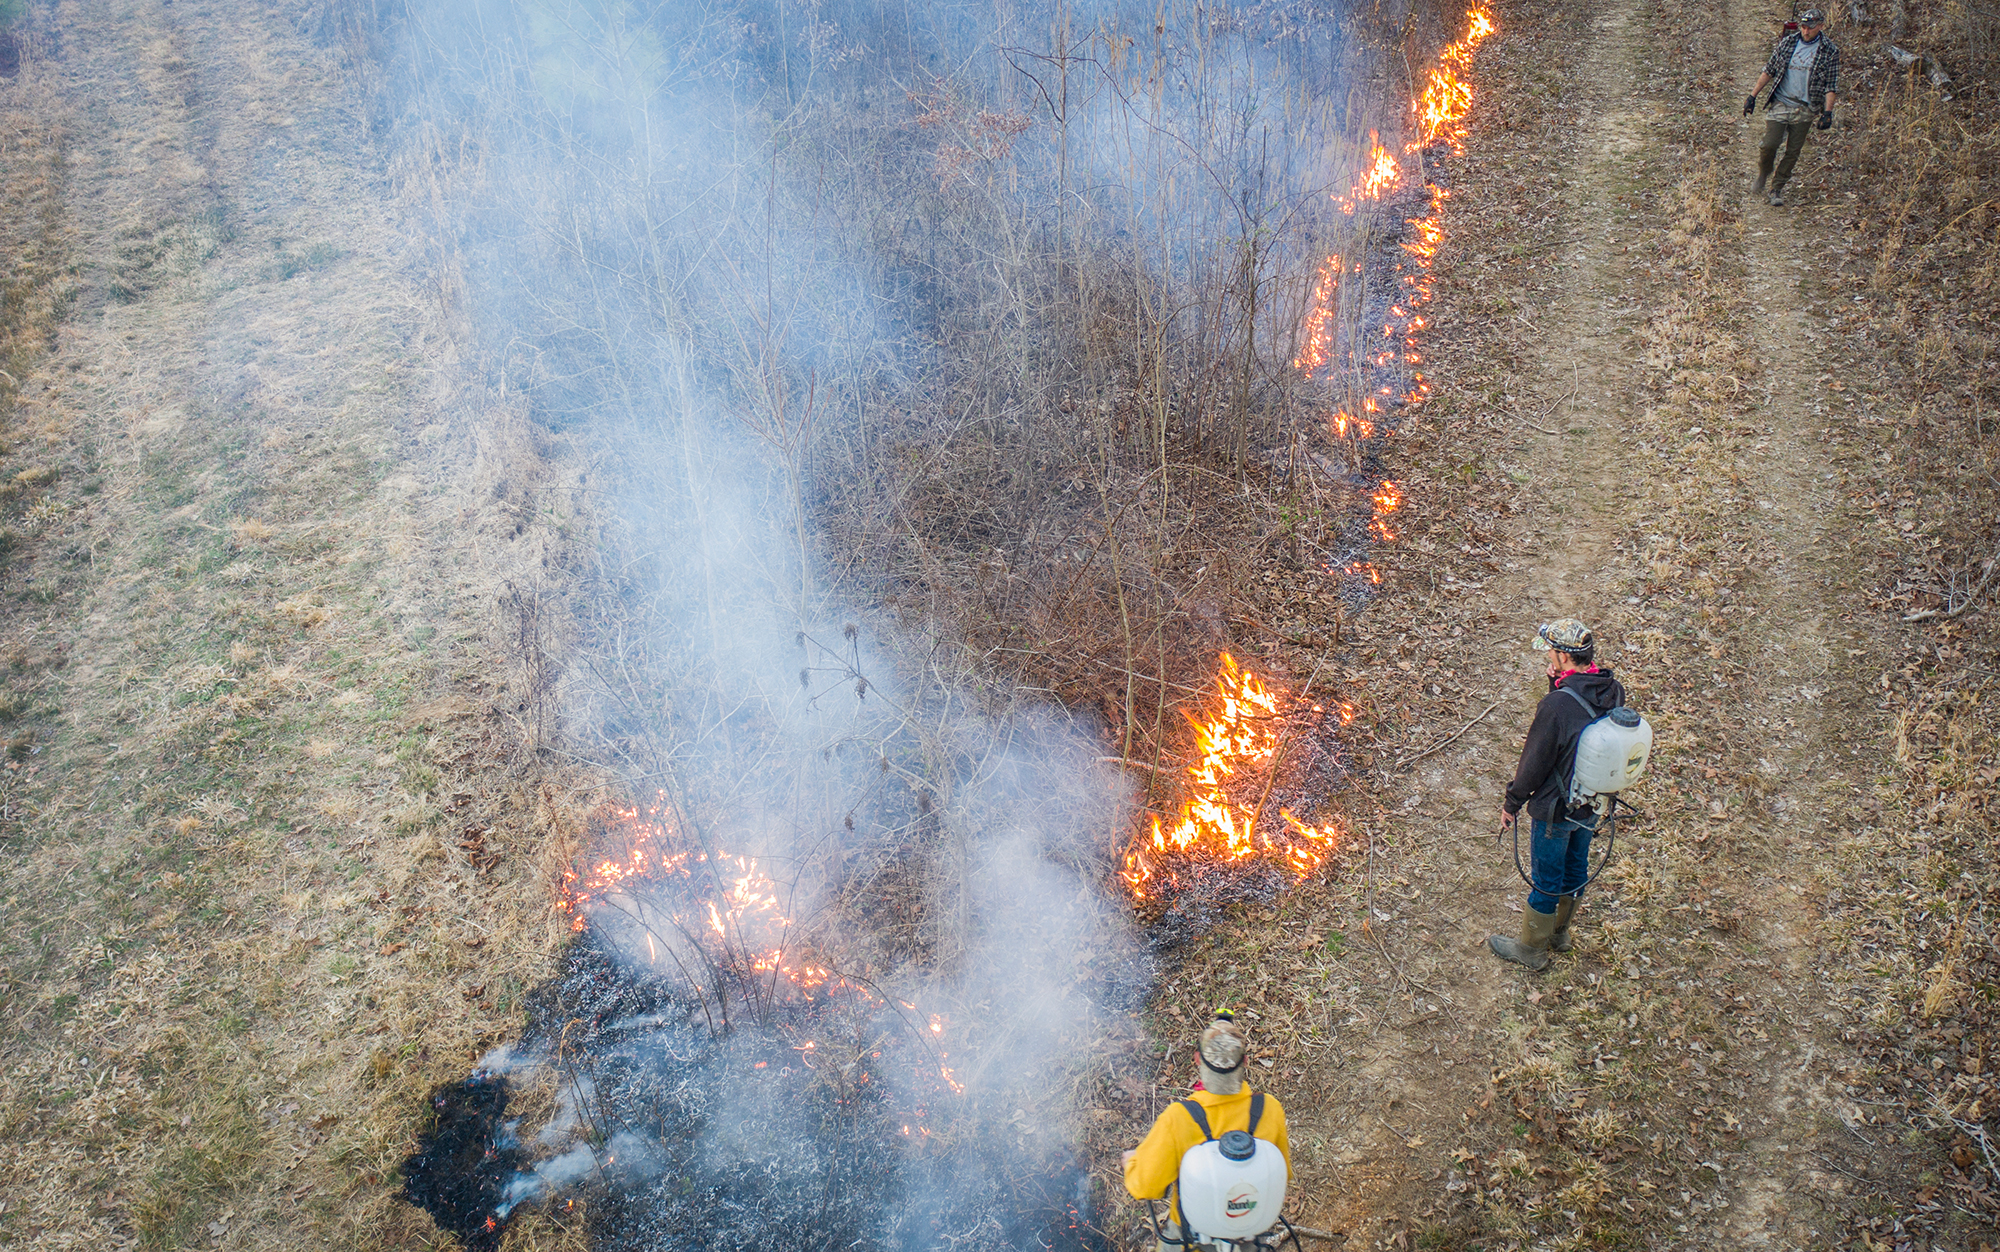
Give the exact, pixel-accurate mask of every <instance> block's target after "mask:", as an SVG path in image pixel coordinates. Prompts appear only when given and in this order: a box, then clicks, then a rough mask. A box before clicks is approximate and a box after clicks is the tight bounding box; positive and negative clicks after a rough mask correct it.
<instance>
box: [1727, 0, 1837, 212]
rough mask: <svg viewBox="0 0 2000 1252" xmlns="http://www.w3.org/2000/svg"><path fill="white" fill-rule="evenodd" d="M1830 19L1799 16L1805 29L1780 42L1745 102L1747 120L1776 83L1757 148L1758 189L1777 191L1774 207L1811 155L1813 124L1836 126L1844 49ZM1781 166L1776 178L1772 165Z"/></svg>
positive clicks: (1812, 12)
mask: <svg viewBox="0 0 2000 1252" xmlns="http://www.w3.org/2000/svg"><path fill="white" fill-rule="evenodd" d="M1825 29H1826V15H1825V14H1823V13H1821V12H1820V11H1819V10H1818V9H1807V10H1806V11H1805V12H1803V13H1801V14H1799V29H1798V30H1796V31H1794V32H1793V33H1792V34H1789V35H1786V36H1785V37H1784V38H1783V39H1780V40H1779V41H1778V46H1777V47H1776V48H1774V49H1773V50H1772V51H1771V59H1770V60H1769V61H1767V62H1765V63H1764V72H1763V73H1762V74H1761V75H1759V76H1758V78H1757V86H1756V88H1755V89H1754V90H1752V91H1751V93H1750V97H1749V99H1747V100H1745V101H1744V102H1743V116H1745V117H1749V116H1750V115H1751V114H1752V113H1754V112H1756V111H1757V97H1758V96H1760V95H1763V94H1764V88H1765V87H1767V86H1770V85H1771V84H1773V83H1776V84H1777V85H1776V86H1775V87H1772V88H1771V98H1770V99H1769V100H1766V101H1765V102H1764V141H1763V142H1762V143H1761V144H1759V145H1758V147H1757V185H1756V186H1755V187H1754V188H1753V189H1752V190H1755V191H1762V190H1764V187H1765V185H1766V184H1767V183H1768V184H1769V185H1770V188H1771V203H1772V204H1775V205H1783V204H1784V203H1785V184H1786V183H1787V182H1789V181H1790V180H1791V177H1792V167H1793V166H1795V165H1797V164H1798V163H1799V153H1801V152H1803V151H1805V147H1806V136H1807V134H1808V133H1810V132H1811V130H1812V128H1813V123H1814V122H1815V121H1817V122H1818V124H1819V128H1820V129H1821V130H1825V129H1826V128H1827V127H1829V126H1831V125H1833V105H1834V100H1835V99H1836V98H1837V97H1838V95H1839V91H1838V90H1837V88H1838V85H1839V80H1840V49H1838V48H1836V47H1834V46H1833V40H1831V39H1828V38H1826V37H1825V36H1824V35H1823V34H1821V32H1822V31H1824V30H1825ZM1780 143H1782V144H1784V146H1785V159H1784V160H1782V161H1780V160H1778V145H1779V144H1780ZM1773 164H1775V165H1776V166H1777V170H1776V172H1775V173H1773V171H1772V168H1771V167H1772V165H1773Z"/></svg>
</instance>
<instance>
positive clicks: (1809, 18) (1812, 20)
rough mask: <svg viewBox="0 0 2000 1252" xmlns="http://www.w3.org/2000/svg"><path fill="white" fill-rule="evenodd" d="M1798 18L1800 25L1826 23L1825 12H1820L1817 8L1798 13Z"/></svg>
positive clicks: (1821, 24)
mask: <svg viewBox="0 0 2000 1252" xmlns="http://www.w3.org/2000/svg"><path fill="white" fill-rule="evenodd" d="M1798 20H1799V25H1801V26H1824V25H1826V14H1824V13H1822V12H1820V11H1819V10H1818V9H1807V10H1806V11H1805V12H1803V13H1801V14H1799V19H1798Z"/></svg>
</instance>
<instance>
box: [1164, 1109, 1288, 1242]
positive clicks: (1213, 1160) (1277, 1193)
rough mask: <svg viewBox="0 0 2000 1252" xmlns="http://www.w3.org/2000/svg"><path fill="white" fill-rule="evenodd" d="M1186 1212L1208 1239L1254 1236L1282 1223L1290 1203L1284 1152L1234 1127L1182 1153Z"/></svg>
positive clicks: (1192, 1225) (1196, 1229)
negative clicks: (1281, 1212) (1281, 1213)
mask: <svg viewBox="0 0 2000 1252" xmlns="http://www.w3.org/2000/svg"><path fill="white" fill-rule="evenodd" d="M1180 1189H1181V1196H1180V1200H1181V1214H1182V1216H1184V1217H1185V1218H1186V1219H1187V1224H1188V1229H1189V1230H1192V1231H1194V1232H1196V1233H1197V1234H1200V1235H1201V1236H1202V1237H1203V1238H1205V1239H1249V1238H1251V1237H1253V1236H1255V1235H1261V1234H1263V1233H1264V1232H1265V1231H1267V1230H1269V1229H1270V1228H1271V1227H1272V1226H1275V1225H1277V1222H1278V1210H1279V1209H1281V1208H1283V1207H1284V1206H1285V1154H1284V1153H1282V1152H1280V1151H1278V1145H1276V1144H1274V1143H1272V1142H1270V1141H1269V1140H1266V1139H1256V1138H1252V1137H1251V1136H1250V1134H1249V1133H1247V1132H1245V1131H1241V1130H1232V1131H1230V1132H1229V1133H1228V1134H1226V1135H1224V1136H1222V1137H1221V1138H1220V1139H1210V1140H1209V1141H1208V1142H1207V1143H1203V1144H1199V1145H1197V1146H1195V1147H1192V1148H1189V1149H1188V1150H1187V1153H1186V1154H1185V1155H1184V1156H1182V1157H1181V1174H1180Z"/></svg>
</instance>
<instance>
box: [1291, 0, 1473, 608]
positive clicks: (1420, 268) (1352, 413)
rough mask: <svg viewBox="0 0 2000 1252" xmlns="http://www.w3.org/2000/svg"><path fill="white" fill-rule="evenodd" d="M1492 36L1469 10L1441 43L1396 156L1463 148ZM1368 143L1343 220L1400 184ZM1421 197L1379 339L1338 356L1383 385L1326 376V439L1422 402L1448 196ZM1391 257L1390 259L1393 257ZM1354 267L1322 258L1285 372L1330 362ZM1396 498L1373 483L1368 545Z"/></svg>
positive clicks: (1364, 573)
mask: <svg viewBox="0 0 2000 1252" xmlns="http://www.w3.org/2000/svg"><path fill="white" fill-rule="evenodd" d="M1498 29H1499V27H1498V25H1497V24H1496V23H1495V21H1494V19H1493V15H1492V12H1491V11H1490V10H1488V9H1486V8H1484V7H1477V6H1475V7H1474V8H1471V9H1469V10H1467V12H1466V30H1465V35H1464V37H1462V38H1460V39H1459V40H1457V41H1456V42H1454V43H1451V44H1449V45H1447V46H1446V47H1445V48H1444V50H1443V51H1441V52H1440V53H1439V54H1438V63H1437V66H1436V68H1435V69H1433V70H1432V71H1431V73H1430V76H1429V79H1428V80H1427V81H1426V83H1425V85H1424V87H1423V89H1422V90H1421V91H1420V92H1418V94H1417V97H1416V98H1415V99H1414V100H1412V101H1411V102H1410V108H1411V111H1412V112H1413V113H1414V114H1415V127H1414V130H1413V137H1412V138H1411V139H1410V141H1409V143H1408V144H1407V145H1406V146H1405V147H1404V151H1405V152H1407V153H1415V152H1420V151H1422V150H1423V149H1425V148H1427V147H1430V146H1431V145H1433V144H1435V143H1438V142H1446V143H1449V144H1450V145H1451V148H1452V151H1453V152H1455V153H1456V152H1462V151H1463V145H1462V144H1461V143H1460V142H1459V141H1460V139H1461V138H1462V137H1463V135H1464V133H1465V132H1464V131H1463V129H1460V128H1458V127H1457V123H1458V122H1460V121H1462V120H1463V119H1464V118H1465V116H1466V114H1467V113H1468V112H1469V111H1470V110H1471V108H1472V87H1471V85H1470V84H1469V83H1467V82H1466V80H1465V75H1466V74H1468V73H1469V72H1470V70H1471V66H1472V58H1473V53H1474V52H1475V51H1476V50H1477V48H1478V47H1479V45H1480V43H1481V42H1483V41H1484V40H1485V39H1486V38H1487V37H1488V36H1490V35H1492V34H1494V33H1495V32H1496V31H1497V30H1498ZM1368 144H1369V155H1368V163H1367V165H1366V166H1365V167H1364V168H1363V170H1362V172H1361V173H1360V174H1359V175H1358V176H1357V178H1356V180H1355V182H1354V184H1353V186H1352V187H1350V188H1349V190H1348V191H1347V193H1346V194H1345V195H1336V196H1335V197H1334V199H1335V202H1336V203H1337V204H1338V205H1339V207H1340V209H1341V210H1342V211H1343V212H1345V213H1349V214H1352V213H1353V212H1355V209H1356V207H1357V206H1358V205H1359V204H1360V203H1362V202H1363V201H1368V200H1379V199H1381V198H1383V197H1384V196H1385V195H1387V194H1388V193H1389V192H1391V191H1394V190H1396V189H1397V188H1398V187H1400V186H1401V184H1402V178H1403V169H1402V166H1401V163H1400V162H1399V161H1398V160H1397V159H1396V157H1395V155H1394V154H1393V153H1392V152H1390V151H1389V149H1388V148H1387V147H1386V146H1385V145H1384V144H1383V143H1382V139H1381V136H1380V135H1379V134H1377V133H1376V132H1374V131H1370V132H1369V135H1368ZM1423 190H1424V191H1425V192H1426V193H1427V194H1428V198H1429V203H1428V205H1427V206H1426V209H1425V211H1424V212H1423V213H1422V215H1421V216H1417V217H1411V218H1409V219H1407V221H1406V224H1407V226H1408V227H1409V230H1408V231H1407V233H1406V234H1405V236H1404V237H1403V239H1402V241H1401V242H1400V243H1399V244H1398V249H1399V250H1400V253H1401V257H1400V259H1394V260H1392V261H1391V262H1390V264H1391V265H1392V267H1393V271H1394V272H1393V275H1392V278H1393V281H1394V286H1393V288H1392V289H1391V299H1390V301H1389V304H1388V310H1387V317H1386V319H1385V320H1384V321H1383V322H1381V323H1380V326H1381V334H1380V335H1379V336H1377V335H1376V334H1375V333H1374V331H1373V329H1372V327H1371V328H1370V329H1369V330H1367V331H1365V332H1364V331H1362V330H1361V329H1359V328H1356V329H1355V330H1354V331H1353V332H1352V334H1353V342H1354V346H1353V348H1352V349H1351V350H1350V351H1349V352H1348V353H1347V363H1348V365H1350V366H1358V367H1363V368H1366V369H1372V370H1379V371H1384V372H1386V373H1387V375H1388V378H1389V379H1390V380H1391V381H1389V382H1386V383H1384V382H1381V381H1380V379H1381V377H1382V375H1379V374H1378V375H1377V380H1376V383H1375V384H1374V385H1373V386H1372V387H1369V386H1365V385H1364V386H1363V387H1354V384H1353V382H1351V381H1350V382H1348V383H1345V384H1342V383H1339V382H1337V381H1335V379H1334V378H1331V377H1330V378H1329V379H1328V383H1329V386H1330V387H1332V388H1345V387H1354V390H1351V391H1348V392H1347V395H1346V403H1344V404H1340V405H1330V406H1329V408H1330V409H1331V410H1332V411H1331V412H1329V413H1328V414H1327V415H1326V418H1325V421H1326V428H1327V432H1328V433H1329V434H1330V435H1332V436H1333V438H1335V439H1339V440H1347V439H1372V438H1374V436H1375V433H1376V430H1377V428H1378V426H1382V427H1383V428H1384V429H1387V430H1394V429H1396V426H1395V425H1394V424H1393V423H1388V424H1386V425H1385V424H1384V423H1385V416H1386V414H1387V413H1388V412H1389V411H1390V410H1391V409H1394V408H1411V407H1414V406H1417V405H1421V404H1423V403H1424V402H1425V401H1426V400H1427V399H1428V398H1429V397H1430V394H1431V384H1430V382H1429V381H1428V380H1427V379H1426V378H1425V377H1424V375H1423V373H1422V371H1421V370H1420V369H1418V368H1416V367H1418V366H1421V365H1422V364H1423V360H1424V356H1423V352H1422V351H1421V350H1420V347H1421V345H1420V343H1419V339H1418V336H1419V334H1420V333H1421V332H1423V331H1424V330H1425V329H1426V328H1427V327H1428V326H1429V324H1430V323H1429V321H1428V319H1426V318H1425V316H1424V314H1423V309H1424V306H1425V305H1427V304H1429V303H1430V302H1431V299H1432V297H1433V295H1434V287H1433V282H1432V278H1431V266H1432V264H1433V262H1435V261H1436V259H1437V255H1438V250H1439V248H1440V247H1441V246H1442V244H1443V242H1444V205H1445V201H1446V200H1447V199H1449V198H1450V196H1451V193H1450V192H1449V191H1447V190H1445V189H1444V188H1443V187H1439V186H1434V185H1429V184H1425V185H1424V186H1423ZM1391 256H1392V257H1394V256H1395V253H1391ZM1363 265H1364V257H1360V256H1354V255H1352V254H1349V253H1343V252H1336V253H1333V254H1331V255H1329V256H1328V257H1327V258H1326V260H1325V261H1323V262H1322V263H1321V264H1320V268H1319V271H1318V273H1317V275H1316V276H1315V280H1314V283H1313V289H1312V295H1311V301H1310V303H1309V305H1308V306H1307V311H1306V315H1305V318H1304V321H1303V322H1302V324H1301V326H1300V332H1301V342H1302V346H1301V348H1300V350H1299V353H1298V355H1297V356H1296V357H1295V358H1294V359H1293V361H1292V367H1293V368H1294V369H1297V370H1299V371H1300V372H1301V373H1303V374H1305V375H1306V376H1308V377H1316V376H1320V375H1321V374H1322V371H1326V370H1327V367H1328V366H1330V365H1332V364H1333V359H1334V355H1335V351H1336V342H1337V340H1338V338H1339V337H1340V333H1341V332H1340V329H1339V317H1338V313H1339V286H1340V280H1341V276H1342V275H1343V274H1347V273H1355V274H1358V273H1360V272H1361V271H1362V267H1363ZM1368 341H1373V342H1372V343H1370V342H1368ZM1404 370H1407V371H1408V372H1407V375H1405V374H1404V373H1403V372H1402V371H1404ZM1361 390H1371V391H1372V393H1373V394H1366V395H1357V394H1356V392H1358V391H1361ZM1336 394H1338V393H1336ZM1402 498H1403V497H1402V492H1401V490H1400V489H1399V488H1398V487H1397V486H1396V484H1395V483H1393V482H1389V481H1386V480H1385V481H1383V482H1381V483H1379V484H1377V486H1376V488H1375V490H1374V491H1373V492H1372V493H1371V499H1372V502H1373V504H1374V509H1373V513H1372V516H1370V517H1369V519H1368V525H1367V533H1368V534H1369V536H1371V537H1372V538H1373V539H1374V540H1376V541H1378V542H1382V543H1389V542H1393V541H1394V540H1395V538H1396V530H1395V528H1394V527H1393V526H1391V525H1390V523H1389V521H1388V518H1387V515H1388V514H1390V513H1393V512H1395V511H1396V509H1397V508H1399V507H1400V506H1401V504H1402ZM1326 569H1327V572H1328V573H1338V574H1342V575H1345V576H1347V577H1351V578H1355V579H1358V580H1362V581H1365V582H1366V583H1367V584H1368V585H1370V586H1380V585H1381V582H1382V571H1381V570H1379V569H1378V568H1376V567H1375V566H1374V565H1372V564H1370V563H1368V562H1366V561H1359V560H1348V561H1347V563H1346V564H1341V565H1336V564H1332V563H1330V564H1329V565H1327V567H1326Z"/></svg>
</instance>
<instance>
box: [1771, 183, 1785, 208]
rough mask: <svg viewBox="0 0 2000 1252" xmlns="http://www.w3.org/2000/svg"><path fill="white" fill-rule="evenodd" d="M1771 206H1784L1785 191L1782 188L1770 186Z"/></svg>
mask: <svg viewBox="0 0 2000 1252" xmlns="http://www.w3.org/2000/svg"><path fill="white" fill-rule="evenodd" d="M1771 207H1772V208H1774V209H1782V208H1784V207H1785V193H1784V190H1783V189H1782V188H1779V187H1773V188H1771Z"/></svg>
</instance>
